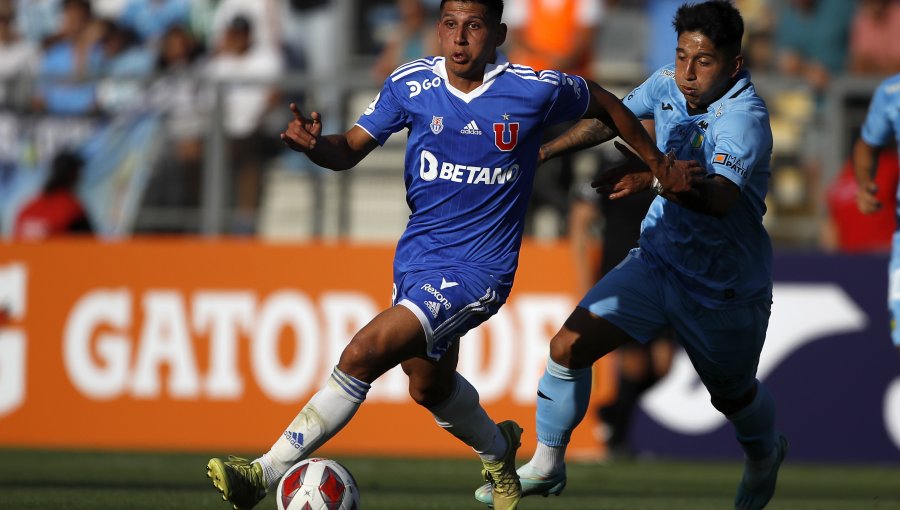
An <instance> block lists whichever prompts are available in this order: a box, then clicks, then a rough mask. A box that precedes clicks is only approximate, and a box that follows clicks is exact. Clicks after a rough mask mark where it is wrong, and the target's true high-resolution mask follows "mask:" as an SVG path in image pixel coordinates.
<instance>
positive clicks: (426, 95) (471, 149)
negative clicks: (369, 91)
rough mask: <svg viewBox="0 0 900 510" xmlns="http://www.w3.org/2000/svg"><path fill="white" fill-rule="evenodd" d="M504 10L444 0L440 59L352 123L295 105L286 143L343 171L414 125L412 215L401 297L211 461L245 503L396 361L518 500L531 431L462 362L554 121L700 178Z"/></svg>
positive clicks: (495, 481) (217, 480) (671, 177)
mask: <svg viewBox="0 0 900 510" xmlns="http://www.w3.org/2000/svg"><path fill="white" fill-rule="evenodd" d="M502 12H503V2H502V1H501V0H443V1H442V2H441V13H440V19H439V21H438V39H439V43H440V48H441V54H442V56H440V57H433V58H425V59H421V60H416V61H413V62H410V63H408V64H406V65H403V66H401V67H399V68H398V69H397V70H396V71H394V73H392V74H391V75H390V76H389V77H388V78H387V79H386V80H385V82H384V86H383V88H382V89H381V92H380V93H379V94H378V96H376V98H375V100H373V101H372V103H371V104H370V105H369V107H368V108H367V109H366V111H365V113H363V115H362V116H361V117H360V118H359V121H358V122H357V123H356V125H354V126H353V127H351V128H350V130H348V131H347V132H346V133H343V134H336V135H327V136H322V135H321V130H322V124H321V122H322V119H321V118H320V116H319V115H318V114H317V113H315V112H313V113H312V114H311V115H310V116H309V117H306V116H304V115H303V114H302V113H301V112H300V111H299V110H298V109H297V107H296V105H291V110H292V111H293V113H294V120H293V121H292V122H291V123H290V125H289V126H288V128H287V130H286V131H285V132H284V133H282V135H281V138H282V140H283V141H284V142H285V143H286V144H287V145H288V146H289V147H291V148H292V149H294V150H297V151H300V152H303V153H305V154H306V155H307V156H308V157H309V158H310V159H311V160H312V161H313V162H315V163H316V164H318V165H320V166H323V167H326V168H331V169H334V170H346V169H349V168H352V167H353V166H355V165H356V164H357V163H358V162H359V161H360V160H362V159H363V158H364V157H365V156H366V155H367V154H369V153H370V152H371V151H372V150H373V149H375V148H376V147H377V146H378V145H380V144H383V143H384V142H385V141H386V140H387V139H388V137H389V136H390V135H391V134H392V133H395V132H397V131H400V130H404V129H405V130H407V133H408V140H407V149H406V158H405V171H404V181H405V184H406V190H407V202H408V204H409V207H410V210H411V214H410V217H409V223H408V224H407V227H406V231H405V232H404V233H403V236H402V237H401V238H400V241H399V244H398V245H397V251H396V256H395V259H394V297H393V306H391V307H390V308H388V309H387V310H385V311H383V312H382V313H380V314H379V315H378V316H377V317H375V318H374V319H372V321H371V322H369V323H368V324H367V325H366V326H365V327H363V328H362V329H361V330H360V331H359V332H358V333H357V334H356V335H355V336H354V337H353V338H352V339H351V341H350V343H349V344H348V345H347V347H346V348H345V349H344V351H343V352H342V353H341V356H340V360H339V362H338V364H337V366H336V367H335V368H334V371H333V372H332V375H331V378H330V379H329V381H328V382H327V384H325V385H324V386H323V387H322V388H321V389H320V390H319V391H318V392H317V393H316V394H315V395H314V396H313V397H312V399H311V400H310V401H309V402H308V403H307V404H306V405H305V406H304V407H303V409H302V410H301V411H300V413H299V414H298V415H297V417H296V418H295V419H294V421H293V422H292V423H291V424H290V425H289V426H288V427H287V429H286V430H285V431H284V433H283V434H282V435H281V437H279V438H278V440H277V441H276V442H275V444H274V445H273V446H272V448H271V449H270V450H269V451H268V452H267V453H265V454H263V455H262V457H260V458H259V459H256V460H254V461H252V462H249V461H247V460H246V459H238V458H232V459H230V460H228V461H224V460H222V459H217V458H216V459H211V460H210V462H209V464H208V466H207V467H208V475H209V476H210V478H212V479H213V483H214V485H215V487H216V488H217V489H218V490H220V491H221V492H222V494H223V496H224V498H225V499H227V500H229V501H231V502H232V503H233V504H234V505H235V507H236V508H239V509H248V508H251V507H253V506H254V505H255V504H256V503H257V502H259V500H261V499H262V498H263V497H264V496H265V494H266V490H267V489H268V488H269V487H272V486H274V485H275V484H276V483H277V482H278V480H279V478H280V477H281V476H282V475H283V474H284V473H285V471H287V470H288V468H290V467H291V466H292V465H293V464H295V463H296V462H298V461H300V460H301V459H304V458H306V457H308V456H309V455H310V454H311V453H312V452H314V451H315V450H316V449H317V448H319V447H320V446H321V445H322V444H324V443H325V442H326V441H327V440H328V439H329V438H331V437H332V436H334V435H335V434H336V433H337V432H338V431H339V430H340V429H341V428H342V427H344V425H346V424H347V423H348V422H349V421H350V419H351V418H352V417H353V415H354V413H355V412H356V410H357V409H358V408H359V406H360V404H361V403H362V402H363V400H364V399H365V397H366V394H367V392H368V390H369V387H370V384H371V383H372V382H373V381H374V380H375V379H377V378H378V377H379V376H381V375H382V374H383V373H385V372H386V371H388V370H390V369H391V368H393V367H395V366H397V365H398V364H400V365H401V366H402V367H403V370H404V372H405V373H406V374H407V375H408V376H409V392H410V395H411V396H412V398H413V400H415V401H416V402H417V403H418V404H420V405H422V406H423V407H425V408H426V409H427V410H428V411H430V412H431V413H432V414H433V415H434V418H435V420H436V421H437V423H438V425H440V426H441V427H443V428H445V429H446V430H447V431H448V432H450V433H451V434H453V435H454V436H455V437H457V438H459V439H460V440H461V441H463V442H464V443H466V444H467V445H469V446H471V447H472V448H473V449H474V450H475V452H477V453H478V454H479V455H480V456H481V459H482V462H483V464H484V468H485V469H484V472H485V479H486V481H488V482H489V484H490V486H491V487H492V488H493V491H494V494H495V496H496V498H495V501H494V504H495V508H502V509H511V508H515V507H516V506H517V505H518V501H519V498H520V492H521V487H520V484H519V478H518V476H517V475H516V472H515V453H516V450H517V449H518V447H519V444H520V437H521V433H522V430H521V428H520V427H519V426H518V425H517V424H515V423H514V422H511V421H507V422H503V423H501V424H499V425H498V424H496V423H494V421H492V420H491V419H490V418H489V417H488V415H487V413H486V412H485V411H484V409H483V408H482V407H481V405H480V404H479V400H478V393H477V392H476V390H475V388H473V387H472V385H471V384H470V383H469V382H468V381H466V380H465V379H464V378H462V377H461V376H460V375H459V374H458V373H457V372H456V365H457V359H458V343H457V340H458V339H459V338H460V337H461V336H462V335H463V334H464V333H465V332H466V331H468V330H470V329H472V328H474V327H476V326H477V325H478V324H480V323H482V322H484V321H485V320H487V319H488V317H490V316H491V315H493V314H494V313H496V312H497V310H498V309H499V307H500V306H501V305H502V304H503V303H504V302H505V301H506V298H507V295H508V294H509V292H510V288H511V286H512V283H513V275H514V273H515V270H516V266H517V264H518V255H519V247H520V244H521V240H522V229H523V222H524V216H525V209H526V205H527V203H528V198H529V195H530V193H531V188H532V180H533V177H534V172H535V169H536V166H537V160H538V151H539V147H540V143H541V134H542V133H543V131H544V128H545V127H547V126H549V125H552V124H554V123H559V122H562V121H566V120H573V119H578V118H581V117H586V118H594V119H599V121H600V122H601V123H602V124H603V125H605V126H608V127H609V129H610V130H611V131H612V132H615V133H617V134H618V135H620V136H621V137H622V138H623V139H624V140H625V141H627V142H628V143H629V144H631V146H632V147H634V148H635V150H636V151H637V152H638V154H639V155H640V157H641V158H643V160H644V161H646V162H647V164H648V165H649V167H650V168H651V169H652V173H653V175H655V176H656V177H657V178H658V179H659V180H660V182H663V183H664V185H665V186H667V187H671V188H672V189H673V190H678V191H686V190H688V189H690V181H691V179H692V178H693V177H694V174H695V173H697V172H699V171H701V169H700V167H699V166H697V165H696V164H693V165H692V164H691V163H690V162H686V161H675V160H674V158H671V157H667V156H666V155H665V154H663V153H662V152H661V151H660V150H659V149H658V148H657V147H656V146H655V144H654V143H653V141H652V139H651V138H650V136H649V135H648V134H647V132H646V131H644V130H643V129H642V127H641V124H640V121H638V119H637V117H635V115H634V114H633V113H631V111H630V110H628V109H627V108H625V106H624V105H623V104H622V102H620V101H619V100H618V99H617V98H616V97H615V96H613V95H612V94H610V93H609V92H607V91H606V90H604V89H602V88H601V87H600V86H598V85H597V84H595V83H593V82H590V81H587V80H585V79H583V78H581V77H578V76H570V75H566V74H565V73H561V72H557V71H536V70H534V69H531V68H528V67H525V66H520V65H516V64H513V63H510V62H508V61H507V59H506V58H505V57H504V56H503V55H502V54H501V53H499V52H498V51H497V47H498V46H500V45H501V44H503V41H504V39H505V38H506V26H505V25H504V24H502V23H501V16H502Z"/></svg>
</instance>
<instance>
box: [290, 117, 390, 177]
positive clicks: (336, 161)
mask: <svg viewBox="0 0 900 510" xmlns="http://www.w3.org/2000/svg"><path fill="white" fill-rule="evenodd" d="M290 108H291V112H292V113H293V114H294V120H292V121H291V122H290V124H288V127H287V129H286V130H285V131H284V132H283V133H281V141H283V142H284V143H285V145H287V146H288V147H290V148H291V149H293V150H295V151H297V152H302V153H304V154H306V155H307V157H309V159H310V160H312V162H313V163H315V164H317V165H319V166H321V167H324V168H330V169H331V170H347V169H348V168H353V167H354V166H356V164H357V163H359V162H360V161H362V159H363V158H365V157H366V156H367V155H368V154H369V153H370V152H372V150H373V149H374V148H375V147H377V146H378V142H377V141H376V140H375V139H374V138H372V137H371V136H370V135H369V133H367V132H366V131H365V130H364V129H362V128H360V127H359V126H353V127H352V128H350V130H349V131H347V132H346V133H343V134H335V135H325V136H322V119H321V115H319V114H318V113H317V112H313V113H312V114H311V115H310V116H309V117H308V118H307V117H305V116H304V115H303V114H302V113H301V112H300V109H299V108H297V105H296V104H294V103H291V106H290Z"/></svg>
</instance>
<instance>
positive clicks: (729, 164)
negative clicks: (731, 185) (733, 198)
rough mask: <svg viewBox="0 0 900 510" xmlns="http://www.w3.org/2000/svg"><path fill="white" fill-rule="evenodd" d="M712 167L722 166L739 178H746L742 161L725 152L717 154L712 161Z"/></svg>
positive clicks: (745, 170)
mask: <svg viewBox="0 0 900 510" xmlns="http://www.w3.org/2000/svg"><path fill="white" fill-rule="evenodd" d="M712 162H713V164H714V165H722V166H724V167H725V168H729V169H731V171H733V172H734V173H736V174H738V175H740V176H741V177H747V168H746V165H745V164H744V162H743V161H741V160H740V159H738V158H737V157H735V156H732V155H731V154H728V153H727V152H717V153H716V154H715V155H714V156H713V160H712Z"/></svg>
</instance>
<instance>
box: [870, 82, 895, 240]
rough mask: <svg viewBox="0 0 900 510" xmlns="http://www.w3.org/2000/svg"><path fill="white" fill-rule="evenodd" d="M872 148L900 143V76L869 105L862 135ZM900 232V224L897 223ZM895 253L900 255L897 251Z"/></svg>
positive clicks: (877, 94) (876, 95)
mask: <svg viewBox="0 0 900 510" xmlns="http://www.w3.org/2000/svg"><path fill="white" fill-rule="evenodd" d="M860 136H861V137H862V139H863V141H864V142H866V143H867V144H868V145H870V146H872V147H883V146H885V145H888V144H889V143H890V142H892V141H896V142H898V143H900V74H896V75H894V76H891V77H890V78H888V79H886V80H884V81H883V82H881V85H879V86H878V89H877V90H876V91H875V97H873V98H872V103H871V104H870V105H869V113H868V114H866V121H865V122H864V123H863V126H862V132H861V133H860ZM896 193H897V197H898V198H897V210H896V213H897V217H898V218H900V187H898V189H897V191H896ZM897 228H898V231H900V222H897ZM894 248H895V250H894V253H900V252H898V251H897V250H896V242H895V246H894Z"/></svg>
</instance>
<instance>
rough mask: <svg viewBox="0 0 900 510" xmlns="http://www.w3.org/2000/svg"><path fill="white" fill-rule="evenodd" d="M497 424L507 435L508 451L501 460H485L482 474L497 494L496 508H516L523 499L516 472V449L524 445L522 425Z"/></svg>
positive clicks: (500, 509) (502, 509)
mask: <svg viewBox="0 0 900 510" xmlns="http://www.w3.org/2000/svg"><path fill="white" fill-rule="evenodd" d="M497 426H498V427H500V432H502V433H503V436H504V437H506V453H505V454H504V455H503V458H501V459H500V460H495V461H487V460H483V461H482V463H483V464H484V469H483V470H482V471H481V475H482V476H483V477H484V481H485V482H487V483H488V487H491V488H492V489H493V493H494V494H495V495H496V496H497V497H496V506H495V508H497V509H498V510H515V508H516V507H517V506H519V500H520V499H522V485H521V484H520V483H519V475H517V474H516V451H518V449H519V446H521V445H522V441H521V439H522V427H520V426H519V425H518V424H517V423H516V422H514V421H504V422H501V423H498V424H497Z"/></svg>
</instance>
